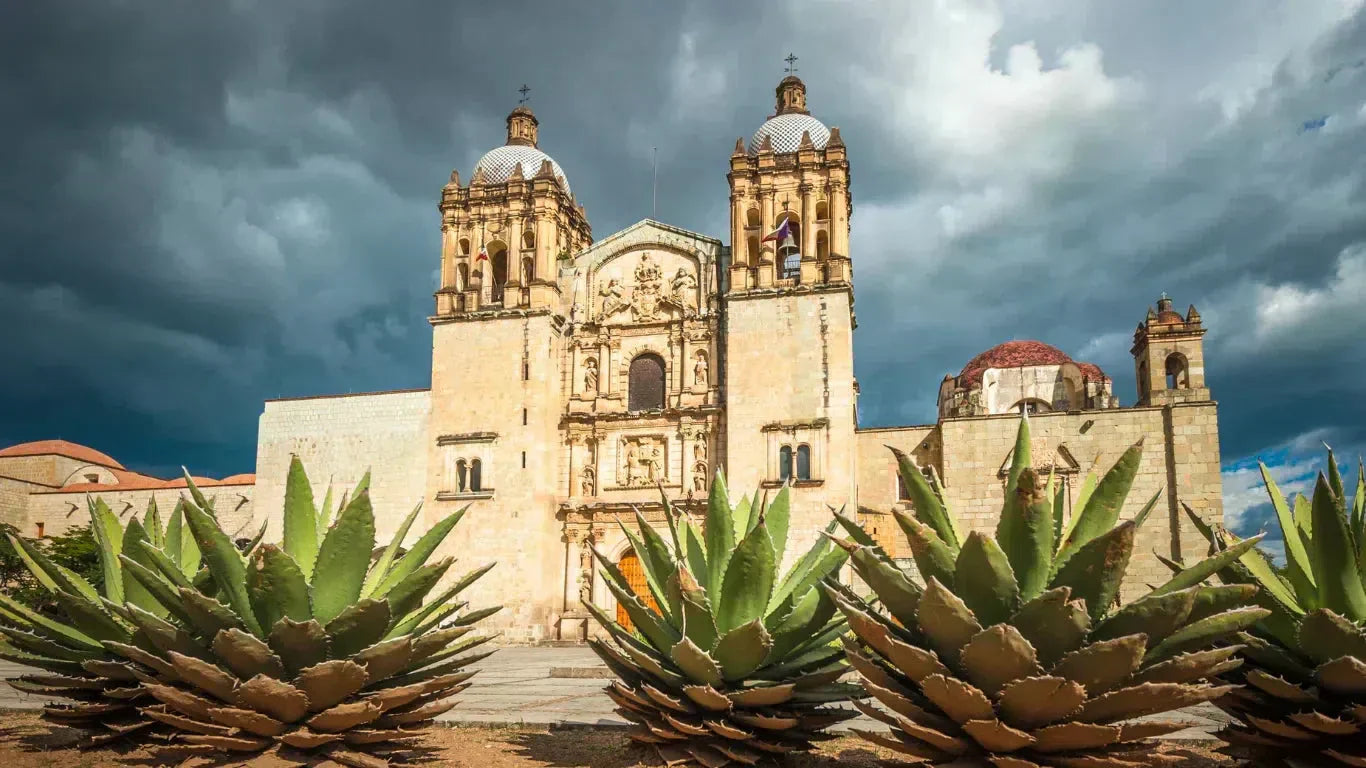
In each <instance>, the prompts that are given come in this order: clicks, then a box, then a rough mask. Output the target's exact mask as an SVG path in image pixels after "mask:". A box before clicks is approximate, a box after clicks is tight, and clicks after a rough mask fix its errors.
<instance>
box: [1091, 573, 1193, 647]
mask: <svg viewBox="0 0 1366 768" xmlns="http://www.w3.org/2000/svg"><path fill="white" fill-rule="evenodd" d="M1199 589H1200V588H1199V587H1191V588H1188V589H1183V590H1180V591H1177V592H1167V593H1163V594H1159V593H1157V592H1150V593H1148V594H1147V595H1144V596H1143V597H1141V598H1139V599H1138V600H1135V601H1134V602H1132V603H1129V604H1128V605H1126V606H1124V607H1123V608H1120V609H1119V610H1118V611H1116V612H1115V613H1114V614H1112V615H1111V616H1110V617H1109V618H1107V619H1105V621H1103V622H1101V623H1100V624H1099V625H1098V626H1097V627H1096V628H1095V630H1093V631H1092V632H1091V637H1090V640H1091V642H1096V641H1099V640H1115V639H1118V638H1121V637H1124V636H1126V635H1140V634H1141V635H1147V636H1148V644H1149V645H1155V644H1157V643H1158V642H1161V641H1162V640H1163V639H1164V638H1165V637H1167V636H1168V635H1170V634H1171V633H1173V632H1175V631H1176V630H1177V629H1179V628H1180V627H1181V626H1183V625H1185V624H1187V623H1188V618H1189V617H1190V615H1191V611H1192V609H1194V608H1195V598H1196V594H1197V592H1198V590H1199Z"/></svg>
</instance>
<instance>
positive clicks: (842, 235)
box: [830, 182, 849, 258]
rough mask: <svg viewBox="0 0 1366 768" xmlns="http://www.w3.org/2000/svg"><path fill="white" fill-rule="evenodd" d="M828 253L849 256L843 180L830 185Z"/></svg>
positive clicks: (845, 196) (846, 196)
mask: <svg viewBox="0 0 1366 768" xmlns="http://www.w3.org/2000/svg"><path fill="white" fill-rule="evenodd" d="M830 255H831V256H838V257H840V258H846V257H848V256H849V195H848V191H847V188H846V187H845V186H844V182H836V183H834V184H831V185H830Z"/></svg>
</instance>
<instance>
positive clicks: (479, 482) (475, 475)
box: [470, 459, 484, 493]
mask: <svg viewBox="0 0 1366 768" xmlns="http://www.w3.org/2000/svg"><path fill="white" fill-rule="evenodd" d="M483 470H484V464H483V462H481V461H479V459H475V460H474V461H471V462H470V491H471V492H472V493H478V492H479V491H481V490H483V489H484V477H483V475H484V472H483Z"/></svg>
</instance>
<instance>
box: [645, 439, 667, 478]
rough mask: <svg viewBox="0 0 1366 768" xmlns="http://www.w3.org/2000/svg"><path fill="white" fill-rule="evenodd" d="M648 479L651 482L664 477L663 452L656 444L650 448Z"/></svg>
mask: <svg viewBox="0 0 1366 768" xmlns="http://www.w3.org/2000/svg"><path fill="white" fill-rule="evenodd" d="M649 462H650V464H649V467H648V469H649V480H650V483H651V484H654V483H657V482H660V481H662V480H663V479H664V453H663V451H661V450H659V446H658V445H656V446H655V447H654V448H652V449H651V450H650V459H649Z"/></svg>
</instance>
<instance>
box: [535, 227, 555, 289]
mask: <svg viewBox="0 0 1366 768" xmlns="http://www.w3.org/2000/svg"><path fill="white" fill-rule="evenodd" d="M557 250H558V249H557V248H556V247H555V222H554V221H553V214H551V213H546V214H545V215H543V216H541V217H540V218H539V219H537V221H536V278H537V279H539V280H547V281H549V282H551V283H554V282H555V281H556V280H557V279H558V276H557V275H556V270H558V269H559V262H558V261H557V258H556V257H557Z"/></svg>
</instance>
